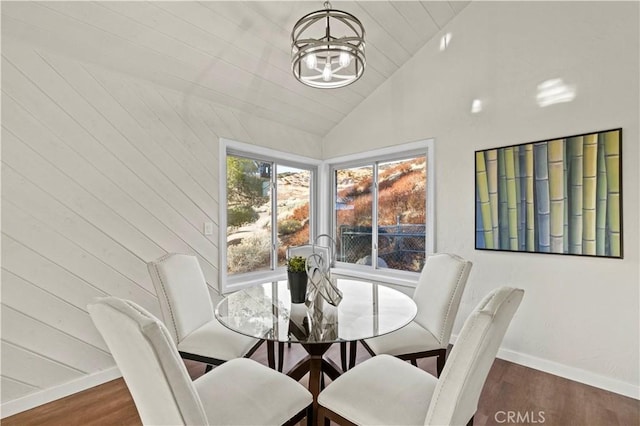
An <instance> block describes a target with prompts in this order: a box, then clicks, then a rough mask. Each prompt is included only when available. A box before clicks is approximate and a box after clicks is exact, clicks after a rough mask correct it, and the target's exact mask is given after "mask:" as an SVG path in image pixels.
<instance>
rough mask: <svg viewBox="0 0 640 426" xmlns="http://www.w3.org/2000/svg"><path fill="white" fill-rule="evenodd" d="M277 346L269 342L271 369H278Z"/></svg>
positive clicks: (268, 353) (268, 351)
mask: <svg viewBox="0 0 640 426" xmlns="http://www.w3.org/2000/svg"><path fill="white" fill-rule="evenodd" d="M275 352H276V345H275V343H274V342H272V341H267V363H268V364H269V368H273V369H274V370H275V368H276V354H275Z"/></svg>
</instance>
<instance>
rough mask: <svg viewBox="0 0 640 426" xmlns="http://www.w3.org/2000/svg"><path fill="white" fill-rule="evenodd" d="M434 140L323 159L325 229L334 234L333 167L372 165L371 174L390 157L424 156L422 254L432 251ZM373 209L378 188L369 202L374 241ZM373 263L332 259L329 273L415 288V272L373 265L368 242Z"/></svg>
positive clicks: (433, 227) (398, 158) (334, 199)
mask: <svg viewBox="0 0 640 426" xmlns="http://www.w3.org/2000/svg"><path fill="white" fill-rule="evenodd" d="M434 145H435V144H434V139H425V140H421V141H417V142H412V143H407V144H402V145H395V146H392V147H386V148H382V149H377V150H372V151H368V152H363V153H358V154H352V155H348V156H343V157H336V158H332V159H329V160H326V161H325V165H326V166H327V167H325V168H324V170H326V173H328V175H329V176H327V178H326V179H323V181H328V186H329V188H328V192H329V200H328V201H327V205H326V206H321V208H322V211H323V212H327V213H328V215H329V217H328V222H329V223H328V224H327V225H328V230H329V234H330V235H332V236H335V235H337V223H336V215H335V212H336V200H337V194H336V189H335V188H336V185H335V171H336V170H337V169H344V168H352V167H362V166H369V165H370V166H373V173H374V175H375V174H377V171H378V166H377V165H378V163H382V162H389V161H394V160H401V159H408V158H411V157H412V156H423V155H424V156H426V162H427V184H426V191H427V194H426V197H425V198H426V204H427V205H426V228H425V230H426V232H425V255H429V254H430V253H434V252H435V242H436V239H435V230H436V226H435V147H434ZM377 210H378V189H377V188H375V190H374V196H373V205H372V216H373V218H375V222H374V224H372V225H373V226H372V228H373V229H372V241H373V242H375V241H376V240H377V226H376V224H377V221H378V217H377ZM372 254H373V260H374V262H373V264H372V265H356V264H352V263H346V262H336V266H335V268H333V270H332V272H333V273H335V274H338V275H342V276H349V277H354V278H360V279H368V280H372V281H376V282H384V283H389V284H397V285H402V286H407V287H415V285H416V282H417V277H418V276H419V275H420V273H419V272H412V271H401V270H394V269H387V268H377V269H376V264H377V256H376V255H375V254H377V251H375V248H374V244H373V243H372Z"/></svg>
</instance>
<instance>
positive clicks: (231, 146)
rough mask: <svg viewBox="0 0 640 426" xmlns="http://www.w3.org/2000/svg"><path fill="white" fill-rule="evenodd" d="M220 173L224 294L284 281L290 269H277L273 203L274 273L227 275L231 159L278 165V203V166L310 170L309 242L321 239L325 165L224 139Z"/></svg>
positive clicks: (274, 175) (274, 192)
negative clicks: (236, 158)
mask: <svg viewBox="0 0 640 426" xmlns="http://www.w3.org/2000/svg"><path fill="white" fill-rule="evenodd" d="M219 152H220V154H219V156H220V158H219V163H220V173H219V194H220V196H219V206H220V208H219V213H220V215H219V232H218V234H219V244H218V248H219V249H218V252H219V256H218V258H219V264H218V268H219V272H220V286H219V289H220V292H221V293H222V294H226V293H229V292H232V291H236V290H240V289H243V288H246V287H251V286H253V285H255V284H258V283H263V282H266V281H269V280H276V281H277V280H282V279H284V278H285V277H286V268H285V267H284V266H278V265H277V247H276V245H275V244H274V243H273V242H274V241H275V240H274V238H277V232H278V230H277V203H276V202H272V203H271V214H272V228H271V237H272V246H271V255H272V256H271V257H272V259H271V269H269V270H260V271H255V272H245V273H240V274H233V275H229V274H228V273H227V266H226V265H227V156H228V155H233V156H238V157H244V158H249V159H252V160H259V161H265V162H272V163H273V164H274V167H273V172H272V176H271V185H270V186H271V189H270V190H271V197H272V200H277V198H276V197H277V188H276V187H277V185H275V184H274V182H276V179H277V170H278V165H280V166H290V167H296V168H301V169H305V170H309V171H310V172H311V178H310V181H309V192H310V194H309V238H310V239H311V240H313V238H315V236H316V235H318V229H319V227H320V224H319V220H318V219H319V218H320V216H321V215H320V214H319V212H320V209H319V208H318V205H319V203H318V200H319V193H320V188H319V181H320V173H321V171H320V169H321V164H322V161H320V160H316V159H313V158H309V157H304V156H301V155H296V154H291V153H288V152H282V151H278V150H274V149H271V148H265V147H260V146H257V145H252V144H247V143H243V142H238V141H233V140H230V139H225V138H220V150H219Z"/></svg>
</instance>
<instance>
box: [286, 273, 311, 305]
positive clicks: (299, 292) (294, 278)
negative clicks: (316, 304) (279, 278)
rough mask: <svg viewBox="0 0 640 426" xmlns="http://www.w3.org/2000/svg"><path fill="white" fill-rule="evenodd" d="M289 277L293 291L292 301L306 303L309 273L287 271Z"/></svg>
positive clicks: (291, 290)
mask: <svg viewBox="0 0 640 426" xmlns="http://www.w3.org/2000/svg"><path fill="white" fill-rule="evenodd" d="M287 277H288V278H289V291H290V292H291V303H304V300H305V298H306V297H307V273H306V271H302V272H291V271H287Z"/></svg>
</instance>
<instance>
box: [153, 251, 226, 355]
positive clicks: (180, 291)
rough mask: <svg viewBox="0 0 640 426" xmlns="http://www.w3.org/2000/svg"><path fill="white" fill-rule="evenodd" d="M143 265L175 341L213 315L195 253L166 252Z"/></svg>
mask: <svg viewBox="0 0 640 426" xmlns="http://www.w3.org/2000/svg"><path fill="white" fill-rule="evenodd" d="M147 269H148V270H149V274H150V275H151V281H152V282H153V285H154V287H155V289H156V294H157V296H158V301H159V302H160V309H161V311H162V317H163V318H164V322H165V324H166V325H167V328H168V329H169V332H170V333H171V335H172V336H173V338H174V341H175V342H176V343H179V342H180V341H182V339H184V338H185V337H186V336H188V335H189V334H190V333H191V332H192V331H194V330H195V329H197V328H198V327H200V326H202V325H203V324H206V323H207V322H209V321H211V320H213V319H214V313H213V304H212V303H211V296H210V295H209V290H208V289H207V282H206V281H205V279H204V275H203V274H202V269H200V264H199V263H198V259H197V258H196V257H195V256H192V255H189V254H178V253H169V254H167V255H165V256H162V257H161V258H159V259H157V260H154V261H152V262H149V263H147Z"/></svg>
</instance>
